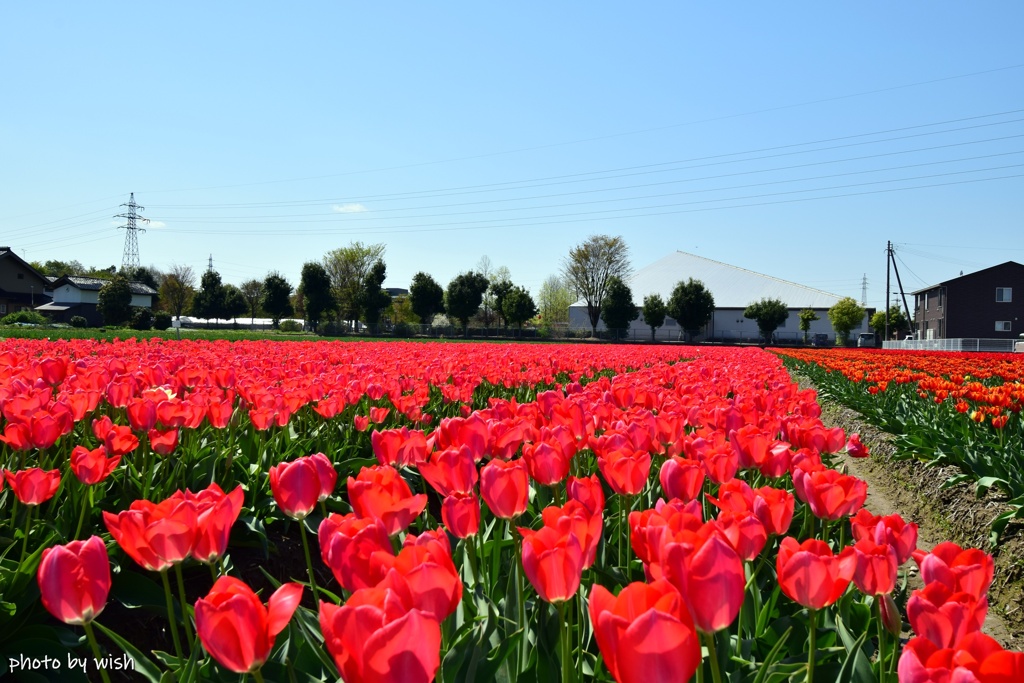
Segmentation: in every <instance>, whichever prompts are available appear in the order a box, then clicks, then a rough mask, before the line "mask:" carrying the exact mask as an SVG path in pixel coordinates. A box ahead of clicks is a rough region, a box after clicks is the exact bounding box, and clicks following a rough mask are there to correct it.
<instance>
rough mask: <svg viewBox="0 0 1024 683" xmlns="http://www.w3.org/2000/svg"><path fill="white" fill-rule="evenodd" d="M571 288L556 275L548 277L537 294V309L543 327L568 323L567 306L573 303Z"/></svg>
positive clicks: (574, 299)
mask: <svg viewBox="0 0 1024 683" xmlns="http://www.w3.org/2000/svg"><path fill="white" fill-rule="evenodd" d="M575 301H576V297H575V295H574V294H573V291H572V288H571V287H570V286H569V285H567V284H566V282H565V280H563V279H562V278H561V277H560V276H558V275H549V276H548V278H547V279H546V280H544V284H542V285H541V286H540V291H539V292H538V293H537V307H538V308H540V319H541V322H542V323H543V324H545V325H557V324H566V323H568V322H569V306H572V305H573V303H575Z"/></svg>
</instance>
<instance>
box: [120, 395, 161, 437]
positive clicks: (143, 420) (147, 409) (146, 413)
mask: <svg viewBox="0 0 1024 683" xmlns="http://www.w3.org/2000/svg"><path fill="white" fill-rule="evenodd" d="M126 410H127V412H128V424H130V425H131V426H132V429H134V430H135V431H137V432H148V431H149V430H151V429H153V427H155V426H156V403H154V402H153V401H151V400H150V399H148V398H133V399H131V400H130V401H128V405H127V406H126Z"/></svg>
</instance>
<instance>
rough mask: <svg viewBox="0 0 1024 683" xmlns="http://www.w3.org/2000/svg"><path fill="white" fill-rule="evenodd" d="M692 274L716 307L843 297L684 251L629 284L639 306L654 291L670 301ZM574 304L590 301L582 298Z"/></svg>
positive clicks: (808, 303) (798, 304)
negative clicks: (677, 286)
mask: <svg viewBox="0 0 1024 683" xmlns="http://www.w3.org/2000/svg"><path fill="white" fill-rule="evenodd" d="M691 277H692V278H693V279H695V280H700V281H701V282H703V283H704V286H705V287H707V288H708V290H709V291H710V292H711V294H712V296H714V297H715V308H746V307H747V306H748V305H750V304H752V303H754V302H755V301H760V300H761V299H765V298H771V299H779V300H780V301H782V302H783V303H785V304H786V306H787V307H788V308H794V309H803V308H819V309H822V308H825V309H827V308H831V307H832V306H834V305H835V304H836V302H838V301H839V300H840V299H842V298H843V297H841V296H839V295H838V294H830V293H829V292H823V291H822V290H820V289H814V288H812V287H805V286H804V285H800V284H797V283H795V282H789V281H787V280H780V279H778V278H775V277H772V276H770V275H762V274H760V273H755V272H753V271H750V270H746V269H745V268H738V267H736V266H730V265H729V264H727V263H721V262H719V261H713V260H711V259H709V258H704V257H703V256H697V255H696V254H688V253H686V252H684V251H676V252H672V253H671V254H669V255H668V256H666V257H665V258H663V259H661V260H659V261H655V262H654V263H652V264H651V265H649V266H647V267H645V268H642V269H640V270H638V271H636V272H635V273H633V275H632V276H631V277H630V278H629V280H628V284H629V287H630V289H631V290H632V291H633V301H634V302H636V304H637V305H638V306H639V305H641V304H642V302H643V300H644V297H645V296H648V295H650V294H660V295H661V298H662V299H664V300H665V301H666V302H667V301H668V298H669V297H670V296H672V290H673V289H674V288H675V286H676V284H677V283H678V282H680V281H681V280H682V281H685V280H687V279H688V278H691ZM573 305H574V306H579V305H586V304H585V302H583V301H582V300H581V301H578V302H576V303H575V304H573Z"/></svg>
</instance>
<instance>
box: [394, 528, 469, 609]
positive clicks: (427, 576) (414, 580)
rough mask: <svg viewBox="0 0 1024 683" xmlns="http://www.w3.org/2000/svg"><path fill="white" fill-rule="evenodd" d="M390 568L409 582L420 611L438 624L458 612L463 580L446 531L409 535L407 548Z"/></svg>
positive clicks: (403, 549) (414, 603)
mask: <svg viewBox="0 0 1024 683" xmlns="http://www.w3.org/2000/svg"><path fill="white" fill-rule="evenodd" d="M390 566H391V568H393V569H394V570H395V571H397V572H398V573H399V574H401V575H402V578H403V579H405V582H406V583H407V584H408V586H409V590H410V591H411V592H412V600H413V606H414V607H415V608H416V609H420V610H423V612H424V613H426V614H429V615H432V616H433V617H434V619H436V620H437V621H438V622H442V621H444V620H445V619H447V618H448V617H449V616H451V615H452V614H454V613H455V610H456V608H458V606H459V602H461V601H462V578H461V577H460V576H459V571H458V570H457V569H456V568H455V563H454V562H453V561H452V550H451V546H450V545H449V543H448V536H447V535H445V533H444V532H443V531H441V530H436V531H433V532H430V531H425V532H423V533H422V534H420V535H419V536H411V535H410V536H406V538H405V545H404V547H403V548H402V550H401V551H400V552H399V553H398V556H397V557H395V559H394V561H393V562H392V563H391V565H390Z"/></svg>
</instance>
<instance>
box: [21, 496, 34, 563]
mask: <svg viewBox="0 0 1024 683" xmlns="http://www.w3.org/2000/svg"><path fill="white" fill-rule="evenodd" d="M34 509H35V506H34V505H26V506H25V536H24V537H23V538H22V539H21V559H19V560H18V564H21V563H22V562H24V561H25V553H26V552H27V551H28V532H29V528H30V525H31V524H32V510H34Z"/></svg>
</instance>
